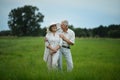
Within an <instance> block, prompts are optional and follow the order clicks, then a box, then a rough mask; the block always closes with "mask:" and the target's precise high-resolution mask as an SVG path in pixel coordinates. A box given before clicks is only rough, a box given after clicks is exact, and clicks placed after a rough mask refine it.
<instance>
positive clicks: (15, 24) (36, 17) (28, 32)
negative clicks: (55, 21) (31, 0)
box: [8, 5, 44, 36]
mask: <svg viewBox="0 0 120 80" xmlns="http://www.w3.org/2000/svg"><path fill="white" fill-rule="evenodd" d="M38 10H39V9H38V8H37V7H35V6H31V5H25V6H24V7H18V8H15V9H12V10H11V11H10V13H9V15H8V16H9V20H8V25H9V28H10V29H11V31H12V34H13V35H17V36H36V35H40V23H41V22H43V18H44V15H43V14H41V13H40V12H38Z"/></svg>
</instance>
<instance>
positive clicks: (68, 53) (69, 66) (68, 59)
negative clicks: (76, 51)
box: [58, 47, 73, 71]
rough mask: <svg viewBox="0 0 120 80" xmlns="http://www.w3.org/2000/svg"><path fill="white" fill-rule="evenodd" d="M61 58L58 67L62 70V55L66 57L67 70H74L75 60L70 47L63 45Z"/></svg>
mask: <svg viewBox="0 0 120 80" xmlns="http://www.w3.org/2000/svg"><path fill="white" fill-rule="evenodd" d="M59 54H60V55H59V60H58V68H59V69H60V70H62V55H63V56H64V57H65V59H66V62H67V71H72V69H73V61H72V56H71V51H70V49H67V48H63V47H61V49H60V53H59Z"/></svg>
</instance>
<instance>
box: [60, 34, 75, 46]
mask: <svg viewBox="0 0 120 80" xmlns="http://www.w3.org/2000/svg"><path fill="white" fill-rule="evenodd" d="M60 37H61V38H62V39H63V40H64V41H66V42H67V43H68V44H69V45H74V43H73V42H71V41H70V40H69V39H67V38H66V37H65V36H64V35H63V34H60Z"/></svg>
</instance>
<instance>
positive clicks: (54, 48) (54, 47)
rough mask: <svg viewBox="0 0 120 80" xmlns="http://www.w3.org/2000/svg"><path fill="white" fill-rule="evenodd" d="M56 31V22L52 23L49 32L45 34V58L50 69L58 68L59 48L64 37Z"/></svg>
mask: <svg viewBox="0 0 120 80" xmlns="http://www.w3.org/2000/svg"><path fill="white" fill-rule="evenodd" d="M56 31H57V26H56V24H51V25H50V26H49V32H48V33H47V34H46V36H45V38H46V41H45V52H44V60H45V61H46V62H47V66H48V69H49V70H51V69H56V68H58V58H59V49H60V47H61V45H62V39H61V38H60V37H59V35H58V33H57V32H56Z"/></svg>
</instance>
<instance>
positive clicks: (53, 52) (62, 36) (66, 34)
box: [44, 20, 75, 71]
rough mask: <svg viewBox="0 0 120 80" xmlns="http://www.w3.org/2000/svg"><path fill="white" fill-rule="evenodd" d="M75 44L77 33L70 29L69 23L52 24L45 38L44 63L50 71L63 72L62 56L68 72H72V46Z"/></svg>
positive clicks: (65, 21)
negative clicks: (57, 70)
mask: <svg viewBox="0 0 120 80" xmlns="http://www.w3.org/2000/svg"><path fill="white" fill-rule="evenodd" d="M74 42H75V33H74V32H73V31H72V30H71V29H69V28H68V21H67V20H64V21H62V22H61V24H60V25H59V24H56V23H54V24H51V25H50V26H49V28H48V30H47V34H46V36H45V51H44V61H45V62H47V67H48V70H54V69H59V70H62V55H63V56H64V57H65V59H66V62H67V71H72V69H73V60H72V55H71V51H70V45H73V44H74Z"/></svg>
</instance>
